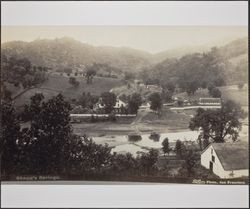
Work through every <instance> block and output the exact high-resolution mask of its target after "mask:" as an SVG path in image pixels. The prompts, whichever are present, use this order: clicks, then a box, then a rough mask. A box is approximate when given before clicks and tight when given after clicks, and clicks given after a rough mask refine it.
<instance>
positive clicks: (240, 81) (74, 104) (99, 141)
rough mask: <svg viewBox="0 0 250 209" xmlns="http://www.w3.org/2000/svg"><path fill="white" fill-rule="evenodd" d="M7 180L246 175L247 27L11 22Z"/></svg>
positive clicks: (6, 48)
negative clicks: (29, 23) (19, 23)
mask: <svg viewBox="0 0 250 209" xmlns="http://www.w3.org/2000/svg"><path fill="white" fill-rule="evenodd" d="M1 30H2V34H1V40H2V42H1V77H2V82H1V91H2V98H1V110H2V112H1V114H2V124H1V126H2V127H1V130H2V137H3V140H2V142H1V143H2V151H1V158H2V159H1V179H2V181H15V182H16V181H21V182H22V181H59V180H60V181H89V182H93V181H108V182H111V183H112V182H123V183H124V182H125V183H126V182H146V183H147V182H155V183H190V184H221V185H224V184H227V185H228V184H230V185H241V184H243V185H244V184H248V178H249V150H248V148H249V142H248V136H249V133H248V126H249V124H248V105H249V104H248V27H247V26H226V25H225V26H223V25H222V26H218V25H217V26H205V25H204V26H202V25H200V26H194V25H185V26H180V25H130V26H129V25H128V26H126V25H74V26H73V25H54V26H53V25H43V26H40V25H18V26H17V25H16V26H15V25H4V26H2V27H1Z"/></svg>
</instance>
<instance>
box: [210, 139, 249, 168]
mask: <svg viewBox="0 0 250 209" xmlns="http://www.w3.org/2000/svg"><path fill="white" fill-rule="evenodd" d="M211 145H212V146H213V148H214V150H215V152H216V154H217V156H218V158H219V160H220V162H221V164H222V166H223V168H224V170H240V169H249V150H248V143H247V142H228V143H212V144H211Z"/></svg>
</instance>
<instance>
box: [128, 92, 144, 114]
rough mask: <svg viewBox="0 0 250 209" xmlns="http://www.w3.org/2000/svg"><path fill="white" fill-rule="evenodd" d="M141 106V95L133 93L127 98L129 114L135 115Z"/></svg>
mask: <svg viewBox="0 0 250 209" xmlns="http://www.w3.org/2000/svg"><path fill="white" fill-rule="evenodd" d="M141 104H142V98H141V95H140V94H138V93H133V94H132V95H131V96H130V97H129V101H128V109H129V112H130V113H131V114H137V111H138V109H139V107H140V106H141Z"/></svg>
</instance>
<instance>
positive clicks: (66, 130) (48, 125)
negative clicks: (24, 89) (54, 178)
mask: <svg viewBox="0 0 250 209" xmlns="http://www.w3.org/2000/svg"><path fill="white" fill-rule="evenodd" d="M70 110H71V107H70V104H69V103H68V102H66V101H65V100H64V98H63V96H62V95H61V94H59V95H58V96H56V97H53V98H52V99H50V100H48V102H43V103H42V106H41V111H40V112H39V114H38V117H36V118H34V119H33V120H32V121H31V136H32V143H31V144H32V149H31V150H32V152H31V153H30V161H31V165H30V167H32V168H33V172H34V173H36V174H48V173H50V174H58V173H62V172H63V169H64V162H65V160H66V158H67V155H68V154H69V153H68V152H66V146H67V145H68V143H69V141H70V138H71V136H72V130H71V126H70V123H69V122H70V117H69V111H70ZM26 143H27V142H26ZM29 143H30V142H29Z"/></svg>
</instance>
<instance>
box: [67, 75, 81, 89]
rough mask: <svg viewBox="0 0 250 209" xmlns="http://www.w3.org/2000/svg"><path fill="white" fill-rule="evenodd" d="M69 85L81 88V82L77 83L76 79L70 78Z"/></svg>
mask: <svg viewBox="0 0 250 209" xmlns="http://www.w3.org/2000/svg"><path fill="white" fill-rule="evenodd" d="M69 83H70V84H71V85H73V86H74V87H78V86H79V81H77V80H76V78H75V77H70V78H69Z"/></svg>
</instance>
